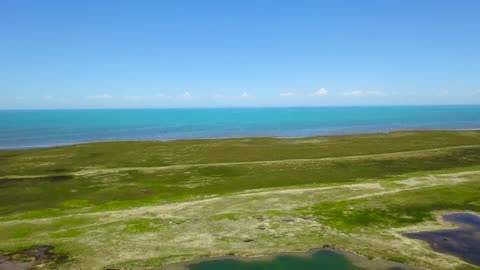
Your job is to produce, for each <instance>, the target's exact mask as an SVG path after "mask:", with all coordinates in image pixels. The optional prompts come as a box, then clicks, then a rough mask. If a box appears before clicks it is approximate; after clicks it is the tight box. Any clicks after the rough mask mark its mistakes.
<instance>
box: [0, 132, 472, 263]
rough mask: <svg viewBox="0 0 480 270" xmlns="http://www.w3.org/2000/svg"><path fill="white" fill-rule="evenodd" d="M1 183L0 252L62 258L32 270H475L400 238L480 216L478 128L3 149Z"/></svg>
mask: <svg viewBox="0 0 480 270" xmlns="http://www.w3.org/2000/svg"><path fill="white" fill-rule="evenodd" d="M0 187H1V188H0V255H1V254H4V255H5V254H15V253H16V252H18V251H22V250H29V249H30V248H31V247H35V246H49V247H53V250H54V252H55V254H60V255H59V256H61V257H62V260H56V261H54V262H49V263H44V262H42V261H37V260H36V259H35V258H34V257H31V258H25V257H22V258H18V256H14V257H13V258H11V259H12V260H15V259H19V260H24V261H26V263H31V264H32V266H33V267H34V268H38V269H40V268H41V269H149V268H160V267H165V266H166V265H171V264H175V263H182V262H188V261H192V260H197V259H203V258H208V257H222V256H242V257H257V256H262V255H270V254H278V253H284V252H287V253H290V252H305V251H307V250H310V249H312V248H317V247H323V246H329V247H332V248H335V249H336V250H342V251H345V252H352V253H355V254H357V255H358V256H360V257H361V258H364V259H366V260H372V261H377V260H384V261H390V262H394V263H398V264H401V265H405V266H408V267H416V268H420V269H436V270H437V269H438V270H443V269H445V270H446V269H457V270H469V269H472V270H473V269H480V267H477V266H475V265H473V264H471V263H468V262H466V261H464V260H462V259H461V258H458V257H455V256H451V255H448V254H443V253H441V252H436V251H435V250H434V249H432V248H431V247H430V246H429V245H428V244H427V243H425V242H423V241H419V240H415V239H410V238H408V237H406V236H405V233H411V232H419V231H429V230H438V229H451V228H452V226H453V225H452V224H449V223H445V222H444V221H442V219H441V216H442V215H445V214H448V213H454V212H470V213H477V214H478V213H480V192H478V191H479V190H480V131H399V132H392V133H379V134H365V135H347V136H325V137H309V138H295V139H276V138H240V139H212V140H179V141H169V142H156V141H131V142H127V141H125V142H104V143H86V144H78V145H72V146H64V147H53V148H44V149H29V150H4V151H0ZM1 264H2V262H0V268H1V267H2V265H1ZM345 269H348V268H345ZM367 269H368V268H367Z"/></svg>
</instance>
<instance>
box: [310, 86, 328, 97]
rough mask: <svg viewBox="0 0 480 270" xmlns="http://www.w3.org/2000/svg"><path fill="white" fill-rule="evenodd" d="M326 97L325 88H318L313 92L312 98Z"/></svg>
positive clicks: (326, 91)
mask: <svg viewBox="0 0 480 270" xmlns="http://www.w3.org/2000/svg"><path fill="white" fill-rule="evenodd" d="M326 95H328V90H327V89H325V88H320V89H318V90H317V91H315V92H313V94H312V96H316V97H321V96H326Z"/></svg>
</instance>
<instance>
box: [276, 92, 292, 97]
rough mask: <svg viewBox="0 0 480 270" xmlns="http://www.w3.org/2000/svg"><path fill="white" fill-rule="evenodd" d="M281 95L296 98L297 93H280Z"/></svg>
mask: <svg viewBox="0 0 480 270" xmlns="http://www.w3.org/2000/svg"><path fill="white" fill-rule="evenodd" d="M279 95H280V96H281V97H293V96H295V93H292V92H285V93H280V94H279Z"/></svg>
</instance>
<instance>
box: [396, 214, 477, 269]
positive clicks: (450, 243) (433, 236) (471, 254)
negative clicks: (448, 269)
mask: <svg viewBox="0 0 480 270" xmlns="http://www.w3.org/2000/svg"><path fill="white" fill-rule="evenodd" d="M443 220H445V221H448V222H451V223H455V224H457V225H458V228H456V229H450V230H439V231H429V232H416V233H407V234H405V235H406V236H407V237H410V238H414V239H420V240H424V241H426V242H427V243H428V244H429V245H430V247H432V249H433V250H435V251H438V252H442V253H447V254H451V255H454V256H457V257H459V258H461V259H462V260H464V261H466V262H468V263H471V264H474V265H478V266H480V216H477V215H473V214H468V213H453V214H448V215H445V216H443Z"/></svg>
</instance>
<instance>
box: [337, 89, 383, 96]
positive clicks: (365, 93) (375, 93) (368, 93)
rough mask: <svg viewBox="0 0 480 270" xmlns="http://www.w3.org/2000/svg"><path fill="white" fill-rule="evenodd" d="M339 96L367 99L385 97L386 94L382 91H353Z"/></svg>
mask: <svg viewBox="0 0 480 270" xmlns="http://www.w3.org/2000/svg"><path fill="white" fill-rule="evenodd" d="M341 95H342V96H344V97H368V96H386V95H387V94H386V93H385V92H382V91H363V90H353V91H350V92H344V93H342V94H341Z"/></svg>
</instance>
